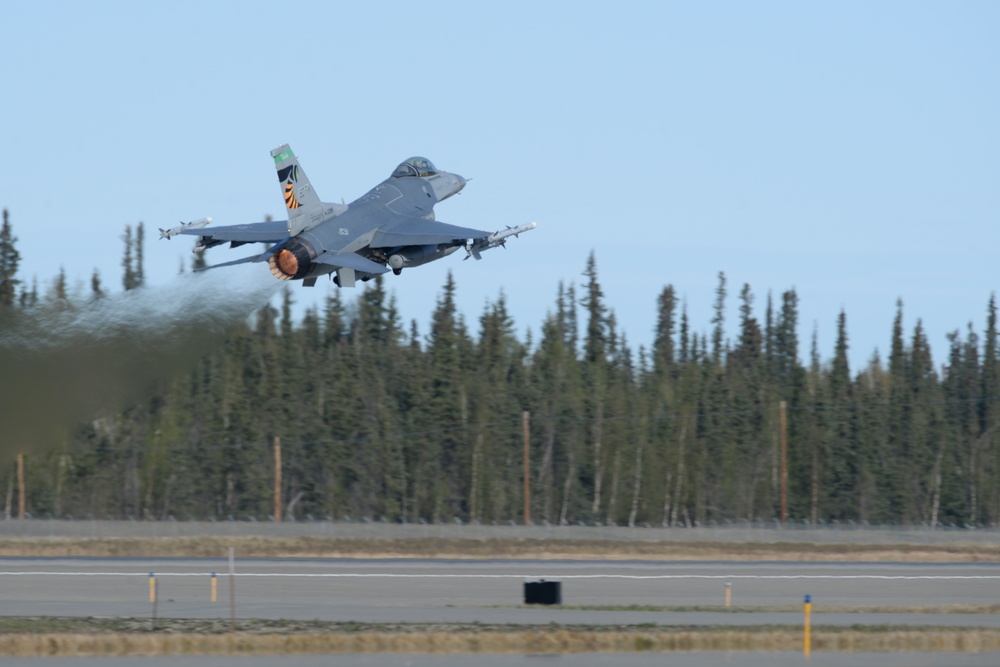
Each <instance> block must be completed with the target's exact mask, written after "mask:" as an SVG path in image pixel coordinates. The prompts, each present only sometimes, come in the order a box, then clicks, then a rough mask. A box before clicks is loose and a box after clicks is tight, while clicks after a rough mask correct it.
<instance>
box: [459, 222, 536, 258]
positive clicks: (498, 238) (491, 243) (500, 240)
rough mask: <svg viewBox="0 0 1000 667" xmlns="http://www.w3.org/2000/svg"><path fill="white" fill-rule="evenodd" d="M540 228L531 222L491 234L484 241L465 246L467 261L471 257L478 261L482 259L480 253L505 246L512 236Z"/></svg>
mask: <svg viewBox="0 0 1000 667" xmlns="http://www.w3.org/2000/svg"><path fill="white" fill-rule="evenodd" d="M537 226H538V223H537V222H529V223H528V224H526V225H521V226H519V227H508V228H507V229H504V230H501V231H499V232H495V233H493V234H490V235H489V236H487V237H486V238H484V239H480V240H478V241H475V242H470V243H469V244H467V245H466V246H465V251H466V253H467V254H466V255H465V259H469V257H475V258H476V259H482V257H481V256H480V254H479V253H481V252H482V251H484V250H489V249H490V248H496V247H499V246H504V245H506V243H507V239H508V238H510V237H511V236H514V237H516V236H518V235H519V234H521V233H522V232H530V231H531V230H532V229H534V228H535V227H537Z"/></svg>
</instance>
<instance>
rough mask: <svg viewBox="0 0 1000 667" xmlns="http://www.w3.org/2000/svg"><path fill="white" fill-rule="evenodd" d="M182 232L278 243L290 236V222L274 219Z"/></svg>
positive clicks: (239, 240)
mask: <svg viewBox="0 0 1000 667" xmlns="http://www.w3.org/2000/svg"><path fill="white" fill-rule="evenodd" d="M180 233H181V234H188V235H191V236H203V237H205V238H207V239H211V240H212V241H220V242H225V241H236V242H237V243H277V242H278V241H284V240H285V239H287V238H288V222H287V221H285V220H272V221H270V222H254V223H250V224H246V225H228V226H225V227H205V228H201V229H182V230H181V232H180Z"/></svg>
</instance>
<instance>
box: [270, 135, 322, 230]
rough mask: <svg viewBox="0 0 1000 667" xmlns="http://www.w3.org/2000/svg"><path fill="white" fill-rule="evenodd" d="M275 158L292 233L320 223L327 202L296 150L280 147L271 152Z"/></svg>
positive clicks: (289, 228)
mask: <svg viewBox="0 0 1000 667" xmlns="http://www.w3.org/2000/svg"><path fill="white" fill-rule="evenodd" d="M271 157H273V158H274V168H275V169H276V170H277V171H278V183H279V184H280V186H281V196H282V197H283V198H284V200H285V208H286V209H287V211H288V233H289V234H292V235H294V234H298V233H299V232H301V231H302V230H304V229H309V228H310V227H312V226H314V225H317V224H319V223H320V221H321V220H322V218H323V204H322V203H321V202H320V200H319V195H317V194H316V191H315V190H313V188H312V185H311V184H310V183H309V179H308V178H307V177H306V173H305V172H304V171H303V170H302V167H301V166H299V160H298V158H297V157H295V154H294V153H293V152H292V149H291V148H290V147H289V146H288V144H284V145H282V146H278V147H277V148H275V149H274V150H273V151H271Z"/></svg>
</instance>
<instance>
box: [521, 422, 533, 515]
mask: <svg viewBox="0 0 1000 667" xmlns="http://www.w3.org/2000/svg"><path fill="white" fill-rule="evenodd" d="M530 421H531V412H530V411H529V410H525V411H524V412H523V413H521V422H522V424H523V425H524V525H525V526H528V525H531V465H530V463H531V456H530V455H531V435H530V432H529V429H528V423H529V422H530Z"/></svg>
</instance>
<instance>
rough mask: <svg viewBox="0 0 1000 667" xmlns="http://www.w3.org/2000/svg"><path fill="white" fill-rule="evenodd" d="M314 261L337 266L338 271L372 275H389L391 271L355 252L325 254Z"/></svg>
mask: <svg viewBox="0 0 1000 667" xmlns="http://www.w3.org/2000/svg"><path fill="white" fill-rule="evenodd" d="M313 261H315V262H316V263H318V264H326V265H327V266H335V267H337V268H338V269H341V268H343V269H354V270H355V271H361V272H362V273H371V274H372V275H379V274H380V273H388V271H389V269H388V268H386V267H384V266H382V265H381V264H379V263H377V262H373V261H371V260H370V259H368V258H366V257H362V256H361V255H358V254H356V253H353V252H324V253H323V254H322V255H320V256H319V257H317V258H316V259H315V260H313Z"/></svg>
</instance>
